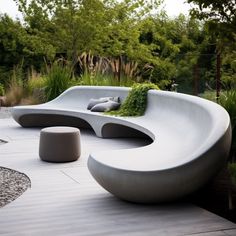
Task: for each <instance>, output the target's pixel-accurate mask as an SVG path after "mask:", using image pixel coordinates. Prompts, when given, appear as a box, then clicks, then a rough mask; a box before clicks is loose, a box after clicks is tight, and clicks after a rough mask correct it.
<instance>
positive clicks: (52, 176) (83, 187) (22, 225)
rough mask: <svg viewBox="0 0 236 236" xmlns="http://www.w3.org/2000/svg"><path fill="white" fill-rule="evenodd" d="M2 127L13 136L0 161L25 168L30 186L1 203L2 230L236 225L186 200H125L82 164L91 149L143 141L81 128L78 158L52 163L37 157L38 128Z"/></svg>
mask: <svg viewBox="0 0 236 236" xmlns="http://www.w3.org/2000/svg"><path fill="white" fill-rule="evenodd" d="M2 128H3V130H4V135H6V134H7V135H8V136H9V137H10V138H11V140H12V141H11V142H10V144H9V145H8V144H6V145H1V146H0V165H2V166H7V167H11V168H13V167H14V168H15V169H17V170H20V171H24V172H25V173H26V174H27V175H28V176H29V177H30V179H31V182H32V188H31V189H30V190H28V191H27V192H26V193H24V194H23V195H22V196H21V197H20V198H18V199H17V200H16V201H14V202H12V203H11V204H9V205H7V206H5V207H4V208H1V209H0V235H6V236H10V235H11V236H15V235H17V236H18V235H19V236H21V235H30V236H31V235H32V236H34V235H35V236H36V235H37V236H38V235H40V236H41V235H59V236H60V235H66V236H73V235H81V236H83V235H123V236H125V235H131V236H140V235H177V236H178V235H192V234H195V235H197V234H199V235H203V236H211V235H213V234H212V233H215V235H216V236H220V235H224V234H226V235H227V234H228V235H234V233H235V230H236V225H235V224H233V223H232V222H229V221H227V220H225V219H223V218H221V217H219V216H216V215H214V214H212V213H210V212H208V211H206V210H204V209H201V208H199V207H196V206H194V205H191V204H189V203H185V202H182V203H181V202H179V203H173V204H158V205H138V204H133V203H128V202H124V201H121V200H119V199H117V198H115V197H113V196H112V195H111V194H109V193H108V192H106V191H105V190H104V189H103V188H102V187H100V186H99V185H98V184H97V183H96V182H95V180H94V179H93V178H92V176H91V175H90V173H89V171H88V169H87V167H86V161H87V157H88V153H89V152H90V151H91V150H102V149H103V148H104V147H106V148H108V149H112V148H127V147H135V146H137V145H141V143H140V141H139V143H138V142H136V141H134V140H129V139H123V140H107V139H99V138H96V137H95V136H93V134H91V133H89V132H87V133H86V132H85V133H82V138H83V146H82V147H83V148H84V150H83V152H82V156H81V158H80V159H79V160H78V161H76V162H72V163H63V164H52V163H47V162H42V161H40V160H39V158H38V144H37V143H38V132H39V131H38V130H37V129H35V130H31V131H29V132H28V131H26V132H25V138H23V137H20V136H21V135H23V133H24V132H23V131H24V130H26V129H22V128H19V127H18V128H15V126H14V125H13V123H12V122H11V121H10V120H9V122H8V123H7V122H6V121H4V124H3V123H1V122H0V136H1V130H2ZM27 130H28V129H27ZM8 131H9V132H8ZM14 134H16V136H15V137H17V138H14ZM32 137H33V138H32ZM0 138H1V137H0ZM222 233H223V234H222ZM230 233H231V234H230ZM204 234H205V235H204Z"/></svg>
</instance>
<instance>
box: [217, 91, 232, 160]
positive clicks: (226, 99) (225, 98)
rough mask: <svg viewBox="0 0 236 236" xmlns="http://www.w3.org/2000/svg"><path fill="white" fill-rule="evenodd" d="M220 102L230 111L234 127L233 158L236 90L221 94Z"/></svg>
mask: <svg viewBox="0 0 236 236" xmlns="http://www.w3.org/2000/svg"><path fill="white" fill-rule="evenodd" d="M219 102H220V104H221V105H222V106H223V107H224V108H225V109H226V110H227V111H228V113H229V116H230V120H231V127H232V144H231V155H230V156H231V159H232V161H233V160H234V158H235V155H236V90H230V91H227V92H225V93H224V94H222V95H221V96H220V101H219Z"/></svg>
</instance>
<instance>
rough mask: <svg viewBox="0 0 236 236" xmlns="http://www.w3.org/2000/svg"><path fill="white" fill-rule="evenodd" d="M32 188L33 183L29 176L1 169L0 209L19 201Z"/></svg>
mask: <svg viewBox="0 0 236 236" xmlns="http://www.w3.org/2000/svg"><path fill="white" fill-rule="evenodd" d="M30 186H31V182H30V179H29V177H28V176H27V175H25V174H23V173H20V172H18V171H15V170H12V169H8V168H4V167H0V207H3V206H5V205H6V204H8V203H10V202H12V201H13V200H15V199H17V198H18V197H19V196H20V195H21V194H22V193H24V192H25V191H26V190H27V189H28V188H30Z"/></svg>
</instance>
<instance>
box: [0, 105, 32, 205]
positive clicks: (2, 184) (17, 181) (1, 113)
mask: <svg viewBox="0 0 236 236" xmlns="http://www.w3.org/2000/svg"><path fill="white" fill-rule="evenodd" d="M10 117H11V107H0V119H5V118H10ZM5 143H7V141H5V140H3V139H0V145H2V144H5ZM30 186H31V182H30V179H29V177H28V176H27V175H25V174H23V173H20V172H18V171H15V170H12V169H8V168H5V167H1V166H0V208H1V207H3V206H5V205H6V204H8V203H10V202H12V201H13V200H15V199H17V198H18V197H19V196H20V195H21V194H23V193H24V192H25V191H26V190H27V189H28V188H30Z"/></svg>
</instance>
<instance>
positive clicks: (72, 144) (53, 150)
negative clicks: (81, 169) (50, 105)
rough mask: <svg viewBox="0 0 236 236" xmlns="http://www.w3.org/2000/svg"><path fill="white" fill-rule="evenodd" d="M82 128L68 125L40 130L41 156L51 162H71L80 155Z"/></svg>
mask: <svg viewBox="0 0 236 236" xmlns="http://www.w3.org/2000/svg"><path fill="white" fill-rule="evenodd" d="M80 153H81V144H80V130H79V129H77V128H72V127H66V126H55V127H49V128H44V129H42V130H41V132H40V140H39V156H40V158H41V159H42V160H44V161H49V162H69V161H75V160H77V159H78V158H79V157H80Z"/></svg>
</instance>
